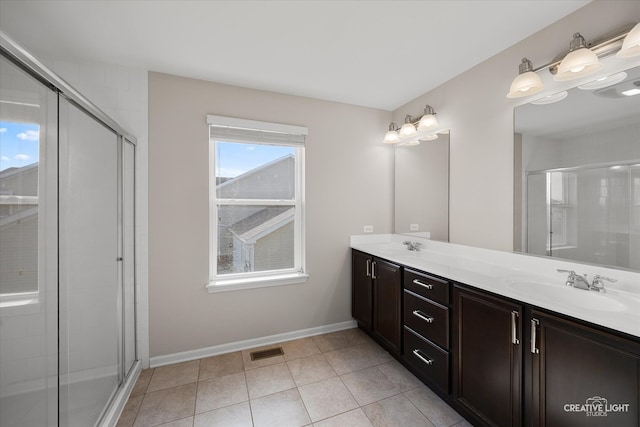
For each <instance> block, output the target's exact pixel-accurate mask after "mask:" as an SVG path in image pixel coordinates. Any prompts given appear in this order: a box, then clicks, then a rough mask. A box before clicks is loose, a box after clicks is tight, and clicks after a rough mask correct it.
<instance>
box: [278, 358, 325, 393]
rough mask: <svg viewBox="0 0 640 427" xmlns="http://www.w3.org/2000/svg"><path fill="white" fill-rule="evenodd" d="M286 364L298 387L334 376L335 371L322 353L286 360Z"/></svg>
mask: <svg viewBox="0 0 640 427" xmlns="http://www.w3.org/2000/svg"><path fill="white" fill-rule="evenodd" d="M287 366H289V371H290V372H291V376H292V377H293V381H295V383H296V385H297V386H298V387H300V386H301V385H305V384H310V383H315V382H317V381H321V380H326V379H327V378H331V377H335V376H336V372H335V371H334V370H333V368H332V367H331V365H330V364H329V362H327V359H326V358H325V357H324V355H322V354H317V355H315V356H309V357H304V358H302V359H296V360H292V361H290V362H287Z"/></svg>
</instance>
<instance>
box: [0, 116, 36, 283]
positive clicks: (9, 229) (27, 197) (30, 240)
mask: <svg viewBox="0 0 640 427" xmlns="http://www.w3.org/2000/svg"><path fill="white" fill-rule="evenodd" d="M0 129H1V132H0V154H1V157H0V253H2V257H0V294H9V293H20V292H36V291H37V290H38V156H39V154H38V153H39V141H40V126H38V125H37V124H32V123H19V122H5V121H0Z"/></svg>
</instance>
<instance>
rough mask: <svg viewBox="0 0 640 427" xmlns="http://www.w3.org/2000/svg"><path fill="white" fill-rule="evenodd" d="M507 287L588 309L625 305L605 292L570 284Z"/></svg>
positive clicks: (523, 283)
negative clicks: (579, 287)
mask: <svg viewBox="0 0 640 427" xmlns="http://www.w3.org/2000/svg"><path fill="white" fill-rule="evenodd" d="M508 286H509V288H511V289H512V290H513V291H515V292H516V293H519V294H526V295H529V296H536V297H540V298H548V299H549V300H551V301H553V302H556V303H558V304H561V305H565V306H567V305H570V306H575V307H580V308H585V309H588V310H598V311H624V310H625V309H626V308H627V306H626V305H625V304H623V303H622V302H621V301H619V300H618V299H617V298H615V297H611V296H609V295H607V294H605V293H600V292H594V291H588V290H583V289H576V288H572V287H570V286H556V285H547V284H543V283H534V282H511V283H508Z"/></svg>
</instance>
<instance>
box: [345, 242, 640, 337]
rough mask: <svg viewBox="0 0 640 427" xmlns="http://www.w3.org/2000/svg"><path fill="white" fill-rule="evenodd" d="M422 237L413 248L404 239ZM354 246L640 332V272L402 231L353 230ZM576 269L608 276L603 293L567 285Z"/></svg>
mask: <svg viewBox="0 0 640 427" xmlns="http://www.w3.org/2000/svg"><path fill="white" fill-rule="evenodd" d="M405 240H412V241H419V242H421V243H422V248H421V249H420V251H417V252H412V251H409V250H407V247H406V246H404V245H403V241H405ZM351 247H352V248H354V249H358V250H361V251H363V252H366V253H369V254H371V255H374V256H378V257H380V258H385V259H387V260H390V261H394V262H397V263H400V264H403V265H405V266H409V267H413V268H416V269H418V270H422V271H426V272H429V273H431V274H435V275H437V276H442V277H446V278H447V279H451V280H454V281H457V282H460V283H463V284H466V285H470V286H475V287H477V288H480V289H484V290H486V291H490V292H494V293H496V294H499V295H503V296H506V297H509V298H513V299H515V300H518V301H522V302H524V303H528V304H532V305H535V306H538V307H542V308H546V309H549V310H552V311H555V312H557V313H561V314H565V315H567V316H572V317H574V318H577V319H581V320H585V321H587V322H591V323H594V324H596V325H601V326H605V327H608V328H611V329H614V330H616V331H620V332H624V333H627V334H630V335H633V336H635V337H640V273H638V272H633V271H628V270H619V269H611V268H606V267H603V266H598V265H590V264H581V263H576V262H572V261H570V260H562V259H557V258H545V257H538V256H530V255H522V254H518V253H510V252H501V251H495V250H489V249H482V248H474V247H471V246H464V245H457V244H453V243H444V242H436V241H432V240H428V239H421V238H418V237H409V236H404V235H399V234H380V235H366V236H352V237H351ZM557 269H563V270H574V271H576V272H577V273H579V274H587V275H588V277H589V278H592V277H594V276H595V275H596V274H600V275H602V276H605V277H612V278H615V279H617V282H615V283H609V282H607V283H606V285H605V287H606V289H607V292H606V293H604V294H602V293H598V292H592V291H584V290H581V289H574V288H571V287H567V286H565V285H564V282H565V280H566V278H567V274H566V273H559V272H558V271H557Z"/></svg>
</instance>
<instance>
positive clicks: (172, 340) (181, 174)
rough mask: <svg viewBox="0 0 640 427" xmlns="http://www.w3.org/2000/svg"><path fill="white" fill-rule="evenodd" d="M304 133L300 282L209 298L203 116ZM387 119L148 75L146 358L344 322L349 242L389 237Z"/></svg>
mask: <svg viewBox="0 0 640 427" xmlns="http://www.w3.org/2000/svg"><path fill="white" fill-rule="evenodd" d="M207 114H216V115H223V116H232V117H240V118H244V119H251V120H262V121H270V122H279V123H286V124H293V125H302V126H307V127H308V128H309V135H308V137H307V144H306V153H305V156H306V242H307V247H306V249H307V257H306V259H307V271H308V273H309V274H310V278H309V281H308V282H307V283H306V284H301V285H290V286H279V287H270V288H261V289H252V290H242V291H233V292H224V293H216V294H208V293H207V291H206V290H205V284H206V283H207V281H208V277H209V267H208V245H209V243H208V242H209V219H208V197H209V196H208V129H207V124H206V115H207ZM390 118H391V113H390V112H387V111H381V110H375V109H371V108H363V107H356V106H350V105H345V104H339V103H334V102H327V101H319V100H314V99H308V98H301V97H295V96H289V95H282V94H276V93H270V92H264V91H258V90H251V89H245V88H239V87H234V86H227V85H223V84H217V83H211V82H205V81H199V80H193V79H188V78H182V77H176V76H171V75H166V74H159V73H153V72H152V73H150V74H149V141H150V144H149V235H150V238H149V246H150V249H149V271H150V279H149V303H150V313H149V314H150V354H151V357H153V356H159V355H167V354H173V353H176V352H181V351H188V350H194V349H199V348H204V347H209V346H215V345H219V344H225V343H231V342H236V341H241V340H246V339H251V338H257V337H263V336H268V335H272V334H277V333H283V332H290V331H296V330H300V329H306V328H311V327H317V326H323V325H328V324H332V323H337V322H343V321H347V320H351V309H350V304H351V287H350V281H351V279H350V272H351V267H350V256H349V236H350V235H352V234H361V233H362V227H363V225H373V227H374V232H376V233H388V232H391V231H392V219H393V218H392V217H393V215H392V210H393V200H392V196H393V189H392V185H393V182H392V181H393V180H392V177H393V149H392V148H391V147H388V146H384V145H383V144H381V143H380V142H381V138H382V136H383V135H384V131H385V130H386V127H387V126H388V123H389V120H390Z"/></svg>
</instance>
